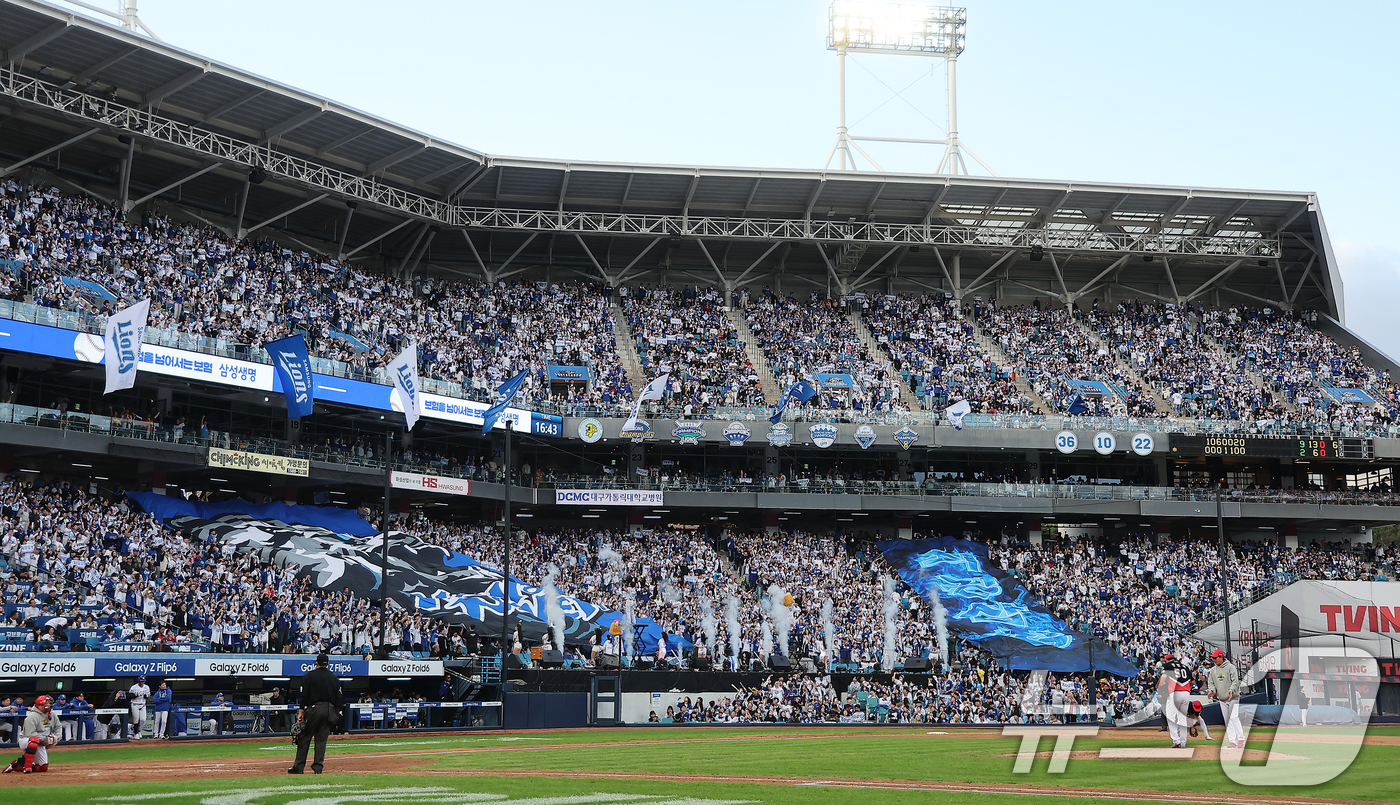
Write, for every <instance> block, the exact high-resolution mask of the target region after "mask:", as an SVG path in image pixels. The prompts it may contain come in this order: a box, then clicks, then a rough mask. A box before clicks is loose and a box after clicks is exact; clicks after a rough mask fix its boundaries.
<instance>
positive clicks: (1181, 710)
mask: <svg viewBox="0 0 1400 805" xmlns="http://www.w3.org/2000/svg"><path fill="white" fill-rule="evenodd" d="M1157 689H1158V691H1160V695H1161V697H1162V715H1163V716H1164V717H1166V719H1167V730H1168V731H1169V732H1170V733H1171V736H1172V746H1173V747H1176V748H1181V747H1184V746H1186V739H1187V737H1188V736H1187V732H1186V730H1187V723H1186V703H1187V701H1188V700H1189V699H1190V698H1191V671H1190V670H1189V669H1187V667H1186V665H1185V664H1183V663H1182V662H1181V661H1180V660H1178V659H1177V658H1176V657H1175V656H1173V655H1171V654H1163V655H1162V675H1161V676H1160V677H1158V678H1157Z"/></svg>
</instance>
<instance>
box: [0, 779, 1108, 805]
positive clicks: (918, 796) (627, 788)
mask: <svg viewBox="0 0 1400 805" xmlns="http://www.w3.org/2000/svg"><path fill="white" fill-rule="evenodd" d="M314 785H340V786H345V788H341V789H330V790H328V789H324V788H321V789H315V788H308V786H314ZM289 788H290V789H292V790H286V789H289ZM253 789H267V790H268V791H267V793H266V794H263V795H261V796H258V797H256V798H251V797H249V796H248V794H249V793H251V790H253ZM180 792H186V793H185V794H184V795H183V796H172V795H175V794H177V793H180ZM245 792H246V793H245ZM356 792H359V793H360V794H361V797H360V798H358V799H357V798H355V797H354V794H355V793H356ZM6 793H12V790H7V791H6ZM34 793H35V794H36V795H37V796H35V797H33V798H28V799H26V800H25V801H26V802H29V803H48V802H53V803H62V805H82V804H84V803H94V804H95V805H124V803H135V802H141V801H143V799H144V801H151V802H155V803H160V804H161V805H197V804H198V803H202V802H205V801H206V800H212V802H211V803H210V805H233V803H248V804H249V805H293V804H294V803H301V804H302V805H342V803H343V804H344V805H354V803H357V802H365V801H369V802H379V803H382V802H399V803H415V805H430V803H431V804H432V805H437V803H467V802H472V801H476V802H486V803H490V802H491V800H488V799H486V798H485V797H484V796H481V795H496V796H495V797H492V798H491V799H492V800H493V799H496V798H497V797H500V798H501V805H517V803H518V805H587V802H589V801H591V802H592V803H595V805H613V804H614V803H616V804H617V805H720V804H721V803H762V804H763V805H915V804H916V803H918V804H919V805H926V803H930V802H935V801H938V802H957V803H972V805H1012V803H1024V802H1025V799H1024V798H1014V797H1012V796H1009V795H998V794H977V793H958V794H956V795H950V794H948V793H946V792H932V791H898V790H889V789H856V790H850V789H838V788H822V787H815V786H800V787H799V786H773V785H750V784H725V783H669V782H651V781H647V780H628V781H617V782H612V781H595V780H561V779H554V778H531V779H520V778H468V779H462V778H451V777H448V778H439V779H431V780H421V779H415V780H410V781H408V782H405V780H404V778H403V777H402V776H398V775H368V774H367V775H354V776H353V777H351V776H347V775H337V776H331V775H322V776H321V777H319V778H315V779H314V780H313V779H306V780H300V779H297V780H296V781H295V782H290V783H289V782H288V778H285V777H284V778H283V779H273V780H268V779H236V780H227V781H222V782H219V781H213V780H203V781H199V782H195V783H152V784H144V785H138V784H116V785H103V786H100V787H99V786H51V787H45V788H42V789H36V790H35V792H34ZM596 794H615V795H618V796H617V797H614V798H603V797H596V798H595V797H592V796H590V795H596ZM365 795H368V796H365ZM472 795H477V796H475V797H473V796H472ZM387 796H396V797H397V798H395V799H385V798H384V797H387ZM116 797H122V798H123V799H115V798H116ZM138 797H142V798H143V799H138ZM215 797H218V798H219V799H213V798H215ZM371 797H372V798H373V799H371ZM623 797H629V798H630V797H636V799H622V798H623ZM505 798H509V800H514V802H511V801H509V800H506V799H505ZM555 798H557V799H555ZM581 798H587V800H585V801H583V802H580V799H581ZM551 799H553V800H554V802H553V803H551V802H549V801H548V800H551ZM1034 801H1035V802H1036V803H1037V805H1042V804H1043V805H1071V804H1072V805H1086V803H1089V804H1090V805H1093V804H1097V805H1109V803H1113V804H1114V805H1122V800H1121V799H1117V800H1111V799H1084V798H1075V799H1069V798H1064V797H1039V796H1037V797H1035V798H1034Z"/></svg>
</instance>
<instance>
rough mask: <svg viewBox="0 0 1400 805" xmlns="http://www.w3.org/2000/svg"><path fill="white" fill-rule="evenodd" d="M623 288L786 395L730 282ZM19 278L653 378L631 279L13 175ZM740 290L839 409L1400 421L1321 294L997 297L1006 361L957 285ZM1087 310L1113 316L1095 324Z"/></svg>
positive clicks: (240, 334)
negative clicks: (169, 212) (270, 236)
mask: <svg viewBox="0 0 1400 805" xmlns="http://www.w3.org/2000/svg"><path fill="white" fill-rule="evenodd" d="M621 290H623V289H620V296H621V297H622V298H623V300H624V305H625V310H626V315H627V317H628V319H629V322H630V324H631V327H632V336H633V338H634V339H635V340H636V343H637V345H638V348H639V349H638V351H639V354H640V356H641V357H642V361H643V369H644V372H646V373H647V374H648V375H651V374H655V373H659V372H661V371H663V369H664V368H670V369H671V370H672V371H673V374H675V375H676V376H677V377H678V379H679V380H680V382H681V384H682V387H681V389H680V391H681V393H682V395H683V396H684V397H685V399H686V400H687V401H689V402H690V403H691V404H692V410H693V411H695V410H698V411H702V412H703V410H704V409H705V408H706V407H710V406H719V405H722V404H723V405H736V406H748V405H763V404H765V403H766V404H771V403H772V402H773V401H771V400H767V401H765V400H764V399H763V395H762V393H761V391H760V390H759V387H758V378H757V373H756V372H755V371H754V370H753V367H751V366H749V365H748V364H747V360H746V356H745V351H744V349H743V345H742V344H741V343H740V342H739V340H738V338H737V335H736V333H735V331H734V328H733V325H732V323H731V322H730V321H729V319H728V317H727V316H725V315H724V312H723V310H722V307H723V302H724V300H723V297H722V295H721V293H720V292H719V291H717V290H707V291H698V290H694V289H683V290H667V289H648V288H634V289H625V290H626V291H628V293H625V294H624V293H621ZM0 296H3V297H5V298H9V299H15V300H23V299H28V300H30V301H32V302H33V303H34V304H36V305H40V306H44V307H51V308H62V309H66V310H72V311H77V312H79V313H83V314H86V315H89V316H91V317H93V319H94V321H95V322H97V323H100V319H101V317H102V316H103V315H104V314H106V313H107V312H110V311H111V310H112V309H114V308H116V307H118V306H120V305H124V304H127V303H130V302H132V301H134V300H136V299H138V298H144V297H149V298H150V299H151V300H152V309H151V318H150V324H151V326H152V327H153V328H155V329H156V330H158V331H167V332H172V333H178V334H179V335H181V336H183V337H194V338H206V339H218V340H220V341H221V342H223V345H222V347H221V349H223V350H225V351H231V353H232V354H233V355H235V356H237V355H249V356H251V355H254V354H256V351H257V348H258V347H259V346H260V345H261V344H263V343H266V342H267V341H270V340H273V339H275V338H278V337H282V336H286V335H290V334H292V333H294V332H301V333H303V334H305V335H306V337H307V339H308V341H309V344H310V346H311V348H312V352H313V354H314V355H316V356H318V357H320V358H326V359H331V360H336V361H341V362H343V363H345V364H346V367H344V370H345V371H347V372H348V373H350V374H352V375H356V376H359V375H363V376H366V377H374V376H375V375H374V373H375V372H376V371H377V369H378V368H379V367H380V366H382V365H383V364H384V363H385V362H386V360H387V359H388V358H390V357H391V356H392V355H393V354H395V353H396V352H397V351H398V349H399V348H401V347H402V346H403V345H404V344H405V343H407V342H408V341H416V342H417V343H418V344H419V345H420V361H421V367H420V370H421V372H422V373H423V376H424V377H426V378H431V379H433V380H437V381H442V382H445V383H449V384H460V386H461V392H460V393H462V394H464V395H467V396H471V397H475V398H478V399H484V398H489V397H490V394H491V391H492V390H493V389H494V388H495V387H496V386H497V385H499V384H500V383H501V382H502V381H503V380H504V379H505V378H507V377H510V376H512V375H514V374H515V373H517V372H519V371H521V370H528V371H529V372H530V375H529V380H528V381H527V383H526V386H525V390H524V394H525V398H524V399H525V400H528V401H529V402H531V403H543V402H544V401H545V400H550V401H553V402H557V403H565V404H567V403H576V404H586V405H587V406H588V407H589V408H590V409H592V410H623V409H625V408H626V406H627V404H628V402H629V401H630V399H631V398H632V395H633V391H634V390H633V389H632V387H631V383H630V381H629V380H628V378H627V376H626V373H625V372H624V371H623V369H622V367H621V363H620V360H619V358H618V353H617V344H616V340H615V336H614V333H613V327H612V322H611V318H610V313H609V301H610V293H609V291H608V290H605V289H604V288H602V287H600V286H598V285H596V284H591V283H586V282H553V283H547V282H538V281H519V282H510V283H507V282H500V283H496V284H487V283H485V282H480V281H472V280H451V281H448V280H444V279H441V278H432V277H416V278H411V279H400V278H391V277H388V276H385V275H380V274H374V273H370V272H365V271H361V270H358V269H356V268H354V267H352V266H350V265H349V264H347V263H343V262H337V261H335V260H333V259H330V258H328V257H325V256H322V255H317V254H314V253H312V252H310V251H307V250H300V251H297V250H293V249H288V248H285V247H283V246H281V245H279V244H276V243H273V242H269V241H257V240H235V239H233V238H230V237H228V236H227V235H226V234H225V233H223V232H221V231H220V230H218V229H216V228H214V227H212V226H195V225H191V224H186V223H179V222H176V221H174V220H172V219H170V218H166V217H162V216H161V215H158V214H155V213H150V212H147V213H143V214H141V216H140V218H139V220H128V218H127V216H126V215H124V214H123V213H121V212H120V211H119V210H117V209H116V208H115V207H113V206H111V205H108V204H106V203H104V202H101V201H99V200H96V199H94V198H90V197H86V196H70V195H65V194H63V193H61V192H59V191H58V190H57V189H56V188H53V187H41V186H30V185H26V184H24V183H22V182H20V181H18V180H16V179H13V178H8V179H4V180H0ZM735 297H736V299H737V303H738V304H740V305H741V306H742V307H743V309H744V313H745V315H746V316H747V318H748V321H749V324H750V327H751V328H752V330H753V332H754V333H755V336H756V338H757V341H758V344H759V346H760V348H761V349H762V351H763V353H764V354H765V356H766V359H767V361H768V363H769V366H770V368H771V369H772V370H773V373H774V375H775V376H776V379H777V380H778V383H779V385H780V387H782V388H787V387H788V386H790V385H791V384H792V383H793V382H795V381H797V380H799V379H804V378H806V377H808V376H809V375H812V374H814V373H826V372H830V373H847V374H850V375H851V376H852V378H853V379H854V382H855V388H854V389H853V390H850V391H832V390H830V389H825V390H824V391H823V394H821V395H819V396H818V397H817V398H815V399H814V400H813V401H812V402H811V403H810V405H811V406H812V407H813V408H815V409H820V410H822V411H826V412H831V411H833V410H834V411H838V412H840V411H855V412H875V411H888V410H899V409H900V407H901V403H900V394H899V389H900V386H901V385H906V386H907V387H908V388H911V389H913V390H915V391H917V392H922V393H923V395H924V397H925V398H926V399H927V400H929V402H928V405H930V406H939V405H944V404H947V403H951V402H954V401H957V400H959V399H966V400H967V401H968V402H969V403H970V404H971V405H972V406H973V411H974V412H976V413H1024V412H1035V403H1034V401H1033V400H1030V399H1028V398H1027V397H1026V395H1025V394H1023V393H1022V392H1021V391H1020V390H1019V389H1018V388H1017V387H1016V384H1015V383H1014V382H1013V381H1012V378H1013V377H1014V376H1016V375H1018V374H1019V375H1020V376H1021V377H1023V378H1024V379H1025V380H1026V381H1028V383H1029V384H1030V386H1031V387H1032V388H1033V389H1034V391H1035V392H1036V393H1037V394H1038V395H1039V396H1040V397H1041V398H1042V399H1043V400H1044V401H1045V402H1046V403H1047V404H1048V405H1050V406H1051V407H1052V408H1053V409H1054V410H1055V411H1059V412H1064V411H1066V410H1068V406H1069V403H1070V401H1071V400H1072V399H1073V398H1074V397H1075V396H1076V395H1079V396H1080V397H1081V399H1082V400H1083V401H1084V402H1085V403H1086V404H1087V405H1088V408H1089V410H1088V411H1087V412H1086V413H1089V414H1094V415H1110V414H1111V415H1124V416H1189V417H1202V418H1212V419H1233V420H1246V421H1269V422H1274V423H1283V424H1287V423H1289V422H1294V421H1296V422H1298V423H1300V424H1306V423H1318V422H1325V423H1330V424H1333V425H1349V426H1371V425H1377V424H1386V425H1389V424H1393V423H1394V422H1396V421H1397V420H1400V387H1397V386H1396V384H1395V383H1394V382H1393V381H1392V379H1391V377H1390V375H1389V372H1388V371H1385V370H1378V369H1375V368H1373V367H1371V366H1368V365H1367V364H1366V363H1365V361H1364V360H1363V357H1362V355H1361V352H1360V350H1359V349H1356V348H1352V347H1344V346H1342V345H1340V344H1339V343H1337V342H1336V341H1335V340H1333V339H1331V338H1329V337H1328V336H1327V335H1326V334H1324V333H1323V332H1322V331H1321V330H1320V329H1318V326H1317V319H1316V317H1317V315H1318V314H1317V313H1316V312H1308V313H1294V312H1284V311H1276V310H1272V309H1270V308H1269V307H1262V308H1256V307H1249V306H1232V307H1229V308H1226V309H1221V310H1213V309H1208V308H1205V307H1204V306H1203V305H1200V304H1196V305H1184V306H1176V305H1171V304H1155V303H1154V304H1143V303H1141V302H1137V301H1134V302H1123V303H1119V304H1117V305H1115V306H1114V308H1115V309H1109V310H1106V311H1104V312H1103V313H1100V311H1099V309H1098V304H1097V300H1096V301H1095V303H1094V305H1093V309H1092V311H1086V312H1085V313H1083V314H1079V313H1077V312H1075V311H1071V310H1069V309H1066V308H1060V307H1042V306H1041V305H1040V303H1039V301H1038V300H1037V302H1036V303H1035V304H1033V305H1031V306H1020V307H1007V306H1002V305H1000V304H998V302H997V300H995V299H989V300H987V301H986V302H985V303H984V302H982V301H981V300H977V301H975V302H974V303H972V304H971V305H969V306H968V308H967V311H966V313H967V314H969V315H970V316H971V317H972V319H973V320H974V321H975V323H976V324H975V326H976V327H977V328H979V329H980V330H981V332H982V333H984V334H985V335H987V336H988V337H990V338H992V339H994V340H995V341H996V343H997V344H998V345H999V346H1000V348H1001V349H1002V351H1003V352H1004V353H1005V355H1006V356H1007V358H1008V360H1009V361H1010V365H1008V366H998V365H996V362H995V361H994V360H993V359H992V358H991V356H989V355H988V354H986V353H985V352H984V351H983V350H982V349H980V348H979V346H978V344H977V343H976V338H975V337H974V335H973V326H972V325H969V324H968V323H967V322H966V321H965V320H964V318H963V315H962V311H959V310H958V309H957V307H956V303H955V302H953V301H952V300H950V299H948V298H947V297H946V296H939V295H937V294H933V295H922V296H917V297H914V296H884V297H866V296H864V295H857V296H856V297H852V298H851V299H847V300H842V302H841V303H838V302H837V301H835V300H829V299H827V298H826V296H825V295H824V294H822V293H819V292H814V293H812V294H811V295H810V299H807V300H804V301H799V300H798V299H797V298H796V297H795V296H794V295H788V296H783V295H782V294H778V293H774V292H773V291H772V290H770V289H766V288H765V289H764V290H763V291H762V292H761V293H756V294H753V295H752V296H750V294H749V293H748V292H747V291H745V292H742V293H737V294H735ZM846 303H851V304H853V305H854V306H855V309H859V310H860V311H862V312H863V313H864V318H865V322H866V323H867V325H868V326H869V327H870V329H871V331H872V333H873V334H874V336H875V337H876V339H877V340H878V341H879V342H880V343H881V344H882V345H883V347H884V350H878V349H877V350H875V351H874V352H872V350H871V349H869V348H868V346H867V345H866V344H865V343H863V342H862V340H861V338H860V335H859V334H858V332H857V328H856V325H855V324H854V323H853V322H852V321H851V320H850V319H848V318H847V316H846V315H845V310H846V307H845V304H846ZM1076 315H1083V316H1084V317H1085V318H1084V321H1085V323H1086V324H1087V325H1088V327H1089V329H1090V331H1091V332H1092V333H1093V335H1089V334H1086V333H1085V332H1084V331H1083V330H1081V329H1080V328H1079V327H1078V326H1076V323H1075V320H1074V317H1075V316H1076ZM1207 339H1210V340H1211V341H1213V342H1214V344H1213V345H1212V343H1211V342H1210V341H1207ZM207 346H211V347H212V346H213V345H207ZM1221 350H1223V351H1224V353H1225V354H1227V355H1228V356H1229V359H1228V360H1221V359H1220V354H1221ZM885 352H888V355H886V354H884V353H885ZM551 364H553V365H568V366H586V367H588V368H589V370H590V374H591V382H590V383H589V384H587V385H584V384H577V383H568V384H553V387H551V386H552V384H551V383H550V382H549V380H548V377H547V375H546V372H545V366H546V365H551ZM1248 372H1257V373H1258V374H1259V375H1260V376H1261V377H1262V378H1263V382H1264V386H1265V388H1259V387H1258V385H1257V384H1256V383H1255V382H1254V381H1253V380H1252V379H1251V378H1250V377H1249V376H1248ZM1138 375H1140V376H1141V377H1142V378H1144V379H1145V381H1146V383H1147V384H1148V385H1150V386H1151V387H1152V388H1147V387H1144V385H1143V383H1141V382H1140V381H1139V380H1138V378H1137V376H1138ZM1078 380H1091V381H1097V382H1102V383H1105V384H1108V385H1109V386H1110V388H1111V390H1112V392H1113V393H1111V394H1108V395H1088V396H1086V395H1084V394H1083V391H1084V389H1083V388H1079V387H1077V386H1076V385H1075V383H1074V381H1078ZM1337 387H1343V388H1345V387H1352V388H1357V389H1362V390H1364V391H1366V392H1367V393H1368V394H1370V395H1371V396H1372V397H1373V398H1374V399H1376V400H1377V401H1379V403H1380V405H1378V406H1373V405H1368V404H1339V403H1337V402H1336V401H1334V400H1332V399H1330V398H1329V396H1328V395H1327V394H1325V393H1324V392H1323V391H1322V389H1324V388H1337Z"/></svg>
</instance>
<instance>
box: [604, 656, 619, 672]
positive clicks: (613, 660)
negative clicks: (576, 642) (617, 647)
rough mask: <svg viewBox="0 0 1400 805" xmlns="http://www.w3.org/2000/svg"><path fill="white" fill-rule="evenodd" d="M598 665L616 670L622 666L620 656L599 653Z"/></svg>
mask: <svg viewBox="0 0 1400 805" xmlns="http://www.w3.org/2000/svg"><path fill="white" fill-rule="evenodd" d="M598 667H599V668H611V669H613V670H617V669H618V668H621V667H622V658H621V657H619V656H618V655H616V654H599V655H598Z"/></svg>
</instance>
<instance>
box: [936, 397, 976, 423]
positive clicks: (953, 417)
mask: <svg viewBox="0 0 1400 805" xmlns="http://www.w3.org/2000/svg"><path fill="white" fill-rule="evenodd" d="M943 413H945V414H947V415H948V424H950V425H952V426H953V430H962V428H963V424H962V423H963V417H965V416H967V415H968V414H970V413H972V406H971V405H970V404H969V403H968V401H967V400H958V401H957V402H955V403H953V404H952V405H950V406H948V407H947V408H945V409H943Z"/></svg>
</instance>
